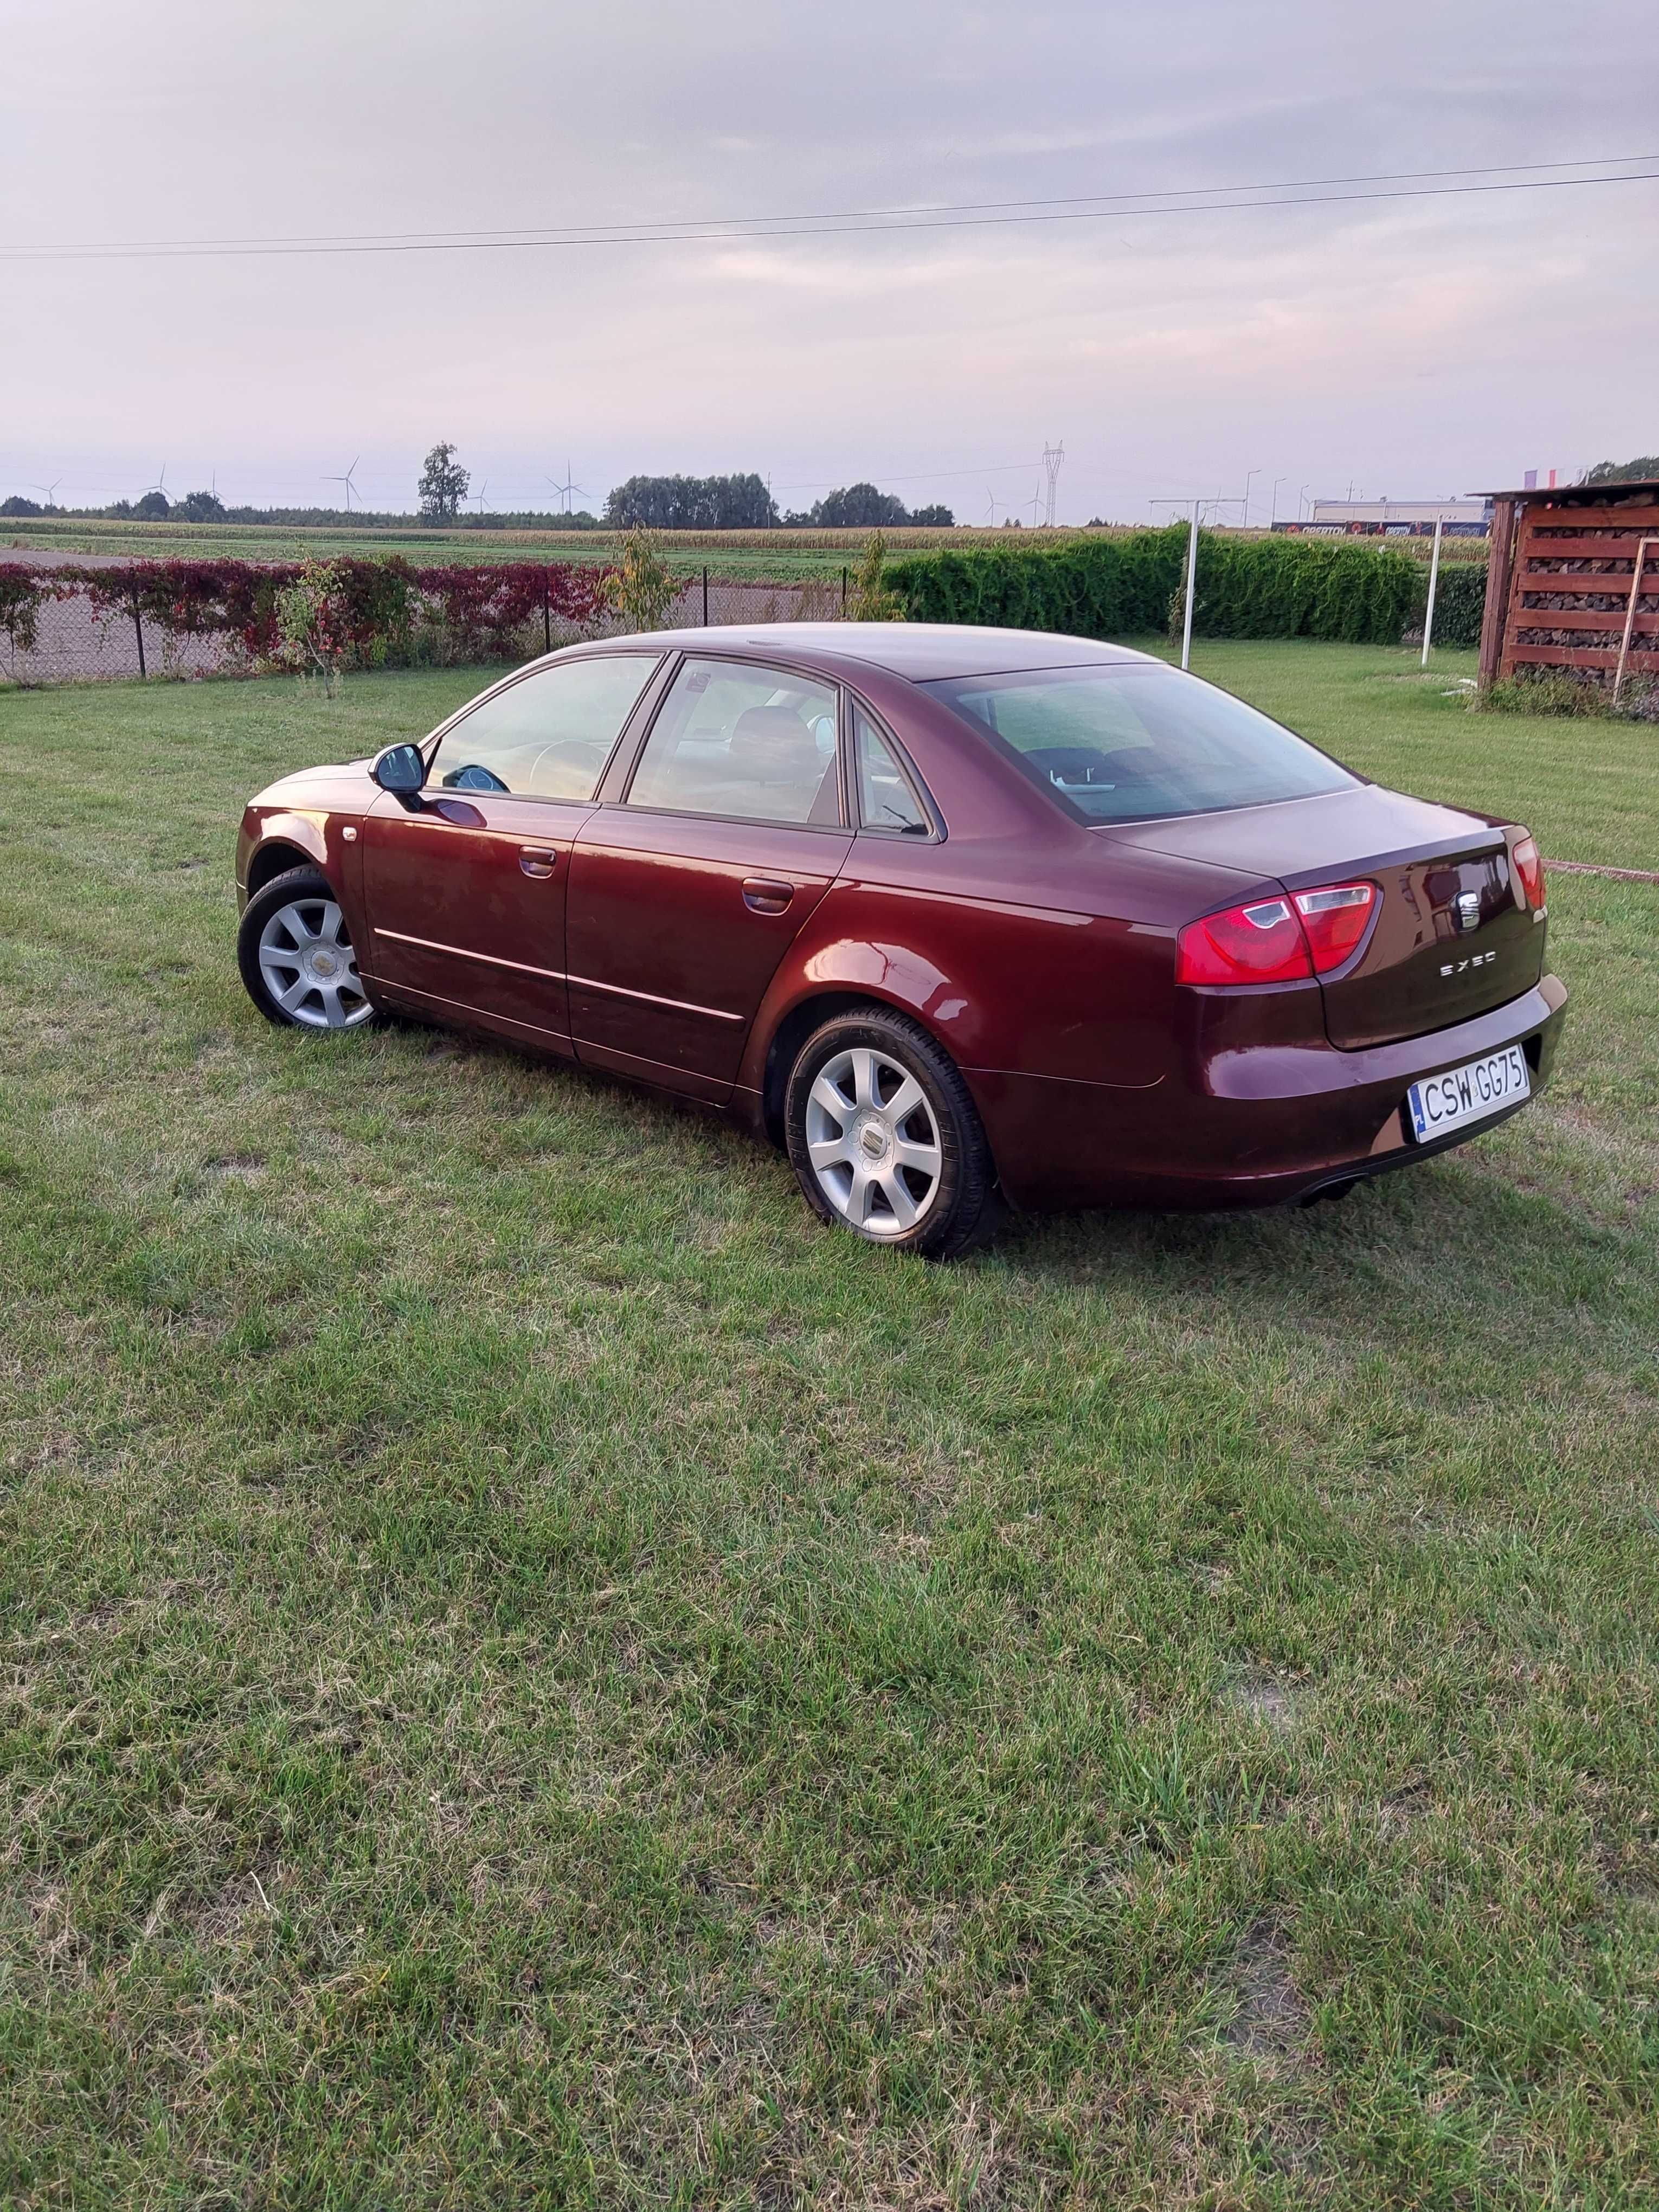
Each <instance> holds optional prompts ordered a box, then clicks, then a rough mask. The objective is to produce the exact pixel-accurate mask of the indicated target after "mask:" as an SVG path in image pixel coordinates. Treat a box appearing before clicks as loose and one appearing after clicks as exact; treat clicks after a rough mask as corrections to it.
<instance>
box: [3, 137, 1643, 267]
mask: <svg viewBox="0 0 1659 2212" xmlns="http://www.w3.org/2000/svg"><path fill="white" fill-rule="evenodd" d="M1609 161H1611V162H1612V163H1618V162H1624V163H1630V162H1634V161H1659V155H1655V154H1626V155H1613V156H1611V157H1609ZM1495 166H1498V165H1495ZM1607 166H1608V162H1607V161H1604V162H1602V163H1595V162H1566V161H1549V162H1513V163H1506V164H1503V165H1501V167H1502V168H1503V169H1504V170H1505V171H1509V170H1515V169H1537V168H1551V169H1561V168H1586V167H1607ZM1492 173H1493V170H1492V169H1491V168H1487V169H1424V170H1401V171H1399V172H1396V173H1393V174H1389V173H1380V174H1379V175H1378V176H1376V177H1375V178H1340V177H1331V178H1304V179H1291V180H1290V181H1289V182H1287V183H1285V184H1279V185H1191V186H1188V187H1187V188H1186V190H1185V191H1138V192H1137V191H1119V192H1091V193H1083V194H1078V195H1074V196H1073V197H1071V198H1068V199H1054V200H984V201H961V202H956V203H947V204H941V205H939V206H938V207H923V208H921V209H906V208H887V209H863V210H852V211H851V212H850V213H848V214H839V215H837V214H824V215H811V216H789V215H772V216H716V217H706V218H687V219H680V218H672V219H667V218H655V219H652V220H649V221H641V222H632V223H610V224H574V225H549V226H547V227H545V228H540V229H536V230H522V231H519V230H502V231H487V230H478V231H432V232H391V233H386V234H368V233H365V234H356V235H351V234H347V235H341V236H336V237H315V238H302V237H296V238H291V239H279V238H266V239H240V240H238V239H225V240H212V239H202V240H189V239H181V240H158V241H155V242H153V243H149V244H142V243H131V244H107V245H80V246H16V245H9V246H0V260H6V261H80V260H87V261H93V260H155V259H161V260H195V259H205V258H210V257H220V256H224V257H229V258H250V257H251V258H259V257H263V256H267V255H270V256H281V257H287V256H293V255H307V254H316V255H337V254H349V253H472V252H503V251H510V250H513V249H523V248H525V247H541V246H557V247H575V246H650V245H675V246H681V245H698V244H726V245H742V244H744V243H745V242H747V241H749V240H754V239H761V238H825V237H830V238H852V237H858V236H861V235H869V234H876V233H879V232H883V231H891V232H894V233H898V232H907V231H921V230H963V229H980V228H996V227H1000V226H1002V225H1005V224H1010V223H1036V222H1103V221H1107V220H1111V219H1116V220H1119V221H1125V222H1127V221H1128V220H1129V219H1131V218H1132V217H1135V216H1171V215H1219V214H1226V213H1228V212H1230V211H1231V210H1234V209H1249V208H1296V207H1321V206H1328V205H1332V204H1345V203H1349V204H1351V203H1356V202H1364V201H1380V200H1412V199H1444V198H1449V197H1462V196H1464V195H1466V194H1469V193H1492V192H1527V191H1566V190H1569V189H1571V188H1572V187H1574V186H1580V185H1625V184H1643V183H1648V182H1651V181H1652V180H1653V179H1655V178H1659V169H1639V170H1635V171H1633V172H1631V171H1627V172H1626V173H1624V174H1621V175H1617V176H1614V175H1600V176H1593V177H1582V176H1574V177H1532V176H1528V177H1520V178H1516V177H1512V176H1511V177H1510V179H1509V180H1508V181H1506V182H1503V183H1498V184H1458V185H1446V184H1437V185H1425V184H1413V183H1412V182H1410V181H1409V180H1410V179H1413V178H1416V177H1456V176H1465V177H1467V176H1477V177H1478V176H1490V175H1492ZM1357 183H1381V184H1389V185H1394V184H1398V185H1401V186H1402V187H1403V189H1401V190H1398V191H1315V190H1313V189H1312V187H1314V186H1316V185H1347V184H1357ZM1203 191H1211V192H1216V191H1219V192H1227V193H1233V194H1237V193H1240V192H1256V193H1283V192H1300V193H1302V194H1304V197H1301V198H1298V199H1284V198H1255V199H1239V198H1237V197H1233V198H1226V199H1213V198H1212V199H1201V198H1198V197H1195V195H1196V194H1198V193H1200V192H1203ZM1123 200H1158V201H1162V202H1164V203H1165V204H1164V205H1160V206H1155V207H1125V206H1104V205H1101V204H1099V203H1101V202H1103V201H1123ZM1177 200H1180V201H1182V202H1183V203H1184V204H1182V205H1179V206H1176V205H1173V204H1169V203H1171V202H1174V201H1177ZM996 210H1013V211H1012V212H997V211H996Z"/></svg>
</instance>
